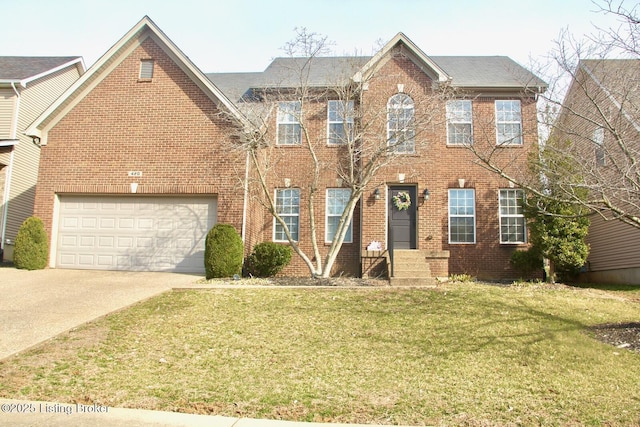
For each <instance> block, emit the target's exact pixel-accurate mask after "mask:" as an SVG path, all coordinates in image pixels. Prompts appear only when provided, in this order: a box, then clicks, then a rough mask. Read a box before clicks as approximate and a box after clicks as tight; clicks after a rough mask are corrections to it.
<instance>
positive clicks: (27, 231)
mask: <svg viewBox="0 0 640 427" xmlns="http://www.w3.org/2000/svg"><path fill="white" fill-rule="evenodd" d="M48 256H49V238H48V237H47V233H46V232H45V231H44V224H43V223H42V220H41V219H40V218H38V217H35V216H31V217H29V218H27V219H26V220H25V221H24V222H23V223H22V225H21V226H20V229H19V230H18V235H17V236H16V244H15V247H14V249H13V264H14V265H15V266H16V268H21V269H24V270H41V269H43V268H45V267H46V266H47V258H48Z"/></svg>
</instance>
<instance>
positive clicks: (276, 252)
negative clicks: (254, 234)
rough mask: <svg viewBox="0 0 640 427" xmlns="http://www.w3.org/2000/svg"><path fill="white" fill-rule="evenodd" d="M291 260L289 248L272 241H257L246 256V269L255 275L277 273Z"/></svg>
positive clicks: (269, 275)
mask: <svg viewBox="0 0 640 427" xmlns="http://www.w3.org/2000/svg"><path fill="white" fill-rule="evenodd" d="M290 261H291V248H290V247H289V246H285V245H279V244H277V243H273V242H262V243H258V244H257V245H255V246H254V247H253V252H251V255H249V256H248V257H247V262H246V269H247V272H248V273H249V274H251V275H252V276H256V277H271V276H275V275H276V274H278V273H279V272H280V271H281V270H282V269H283V268H284V267H286V266H287V265H288V264H289V262H290Z"/></svg>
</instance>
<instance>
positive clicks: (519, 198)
mask: <svg viewBox="0 0 640 427" xmlns="http://www.w3.org/2000/svg"><path fill="white" fill-rule="evenodd" d="M523 201H524V192H523V191H522V190H500V200H499V203H500V243H526V239H527V229H526V221H525V219H524V212H523V208H522V206H523Z"/></svg>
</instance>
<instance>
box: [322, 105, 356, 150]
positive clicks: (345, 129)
mask: <svg viewBox="0 0 640 427" xmlns="http://www.w3.org/2000/svg"><path fill="white" fill-rule="evenodd" d="M353 105H354V104H353V101H344V100H329V102H328V103H327V135H328V139H327V142H328V143H329V144H344V143H346V142H347V141H348V140H349V139H351V138H353V113H354V106H353Z"/></svg>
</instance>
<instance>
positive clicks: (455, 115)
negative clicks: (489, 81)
mask: <svg viewBox="0 0 640 427" xmlns="http://www.w3.org/2000/svg"><path fill="white" fill-rule="evenodd" d="M472 142H473V122H472V119H471V101H470V100H455V101H448V102H447V144H449V145H464V144H471V143H472Z"/></svg>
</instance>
